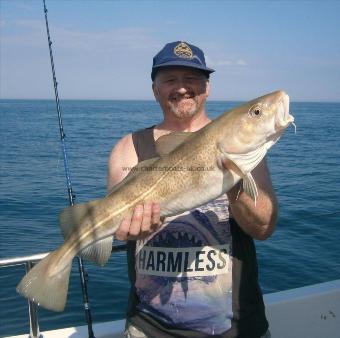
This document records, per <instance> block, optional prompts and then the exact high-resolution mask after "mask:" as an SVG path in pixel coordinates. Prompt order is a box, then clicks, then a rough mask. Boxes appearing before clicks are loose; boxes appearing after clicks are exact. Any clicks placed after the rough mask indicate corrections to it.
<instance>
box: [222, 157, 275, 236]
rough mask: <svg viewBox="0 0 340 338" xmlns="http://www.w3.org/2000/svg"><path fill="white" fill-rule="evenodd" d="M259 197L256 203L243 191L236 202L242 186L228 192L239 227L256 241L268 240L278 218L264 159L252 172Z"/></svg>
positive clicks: (273, 193)
mask: <svg viewBox="0 0 340 338" xmlns="http://www.w3.org/2000/svg"><path fill="white" fill-rule="evenodd" d="M252 175H253V177H254V180H255V182H256V184H257V188H258V192H259V196H258V198H257V201H256V206H255V203H254V201H253V200H252V199H251V198H250V197H249V196H248V195H247V194H246V193H245V192H243V191H242V190H241V192H240V194H239V197H238V199H237V200H236V197H237V194H238V191H239V189H240V184H238V185H236V186H235V187H234V188H233V189H231V190H230V191H229V192H228V198H229V201H230V208H231V212H232V214H233V216H234V218H235V220H236V221H237V223H238V224H239V226H240V227H241V228H242V229H243V231H244V232H246V233H247V234H248V235H250V236H251V237H253V238H255V239H260V240H265V239H267V238H268V237H269V236H270V235H271V234H272V233H273V232H274V229H275V224H276V221H277V216H278V204H277V199H276V195H275V192H274V189H273V186H272V182H271V178H270V174H269V170H268V166H267V162H266V160H265V159H263V160H262V161H261V162H260V164H259V165H258V166H257V167H256V168H255V169H254V170H253V171H252Z"/></svg>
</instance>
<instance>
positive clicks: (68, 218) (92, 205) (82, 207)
mask: <svg viewBox="0 0 340 338" xmlns="http://www.w3.org/2000/svg"><path fill="white" fill-rule="evenodd" d="M101 201H102V200H101V199H99V200H95V201H91V202H88V203H84V204H76V205H73V206H70V207H68V208H65V209H64V210H63V211H62V212H61V213H60V215H59V224H60V229H61V233H62V235H63V237H64V239H67V238H68V237H69V236H70V234H71V233H72V231H74V230H76V229H79V228H81V226H82V224H83V221H84V219H85V218H86V217H94V215H95V210H96V209H97V208H98V205H99V204H100V202H101Z"/></svg>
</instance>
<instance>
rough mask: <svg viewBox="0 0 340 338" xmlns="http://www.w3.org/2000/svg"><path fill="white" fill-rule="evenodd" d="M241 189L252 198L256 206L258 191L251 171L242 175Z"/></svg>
mask: <svg viewBox="0 0 340 338" xmlns="http://www.w3.org/2000/svg"><path fill="white" fill-rule="evenodd" d="M243 190H244V192H245V193H246V194H247V195H248V196H250V197H251V198H252V199H253V201H254V202H255V206H256V199H257V196H258V195H259V192H258V190H257V186H256V182H255V180H254V178H253V176H252V174H251V173H248V174H247V175H246V177H243Z"/></svg>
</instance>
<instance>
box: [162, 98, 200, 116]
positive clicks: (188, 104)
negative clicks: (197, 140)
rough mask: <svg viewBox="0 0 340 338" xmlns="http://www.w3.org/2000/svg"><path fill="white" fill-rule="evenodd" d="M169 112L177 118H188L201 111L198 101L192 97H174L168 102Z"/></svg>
mask: <svg viewBox="0 0 340 338" xmlns="http://www.w3.org/2000/svg"><path fill="white" fill-rule="evenodd" d="M168 106H169V110H170V112H171V113H172V114H174V115H175V116H177V117H178V118H190V117H192V116H195V115H196V114H197V113H198V111H199V110H200V109H201V105H200V103H199V99H198V97H197V96H194V95H185V96H176V97H173V98H170V100H169V101H168Z"/></svg>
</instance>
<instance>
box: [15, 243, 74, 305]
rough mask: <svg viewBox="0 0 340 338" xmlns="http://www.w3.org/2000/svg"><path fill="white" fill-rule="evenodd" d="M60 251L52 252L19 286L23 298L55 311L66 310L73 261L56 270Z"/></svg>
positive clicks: (18, 290) (18, 289)
mask: <svg viewBox="0 0 340 338" xmlns="http://www.w3.org/2000/svg"><path fill="white" fill-rule="evenodd" d="M60 250H61V249H58V250H56V251H53V252H51V253H50V254H49V255H48V256H46V257H45V258H44V259H43V260H41V261H40V262H39V263H38V264H36V265H35V266H34V267H33V268H32V269H31V270H30V271H29V272H28V273H27V274H26V275H25V277H24V278H23V279H22V280H21V282H20V283H19V284H18V286H17V292H18V293H20V294H21V295H22V296H24V297H26V298H28V299H30V300H31V301H33V302H35V303H37V304H38V305H41V306H42V307H44V308H46V309H49V310H53V311H63V310H64V307H65V304H66V298H67V290H68V284H69V279H70V272H71V267H72V260H71V261H70V262H69V263H68V264H66V265H65V264H63V266H62V268H61V269H60V270H56V267H57V266H58V264H59V263H58V262H59V259H60Z"/></svg>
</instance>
